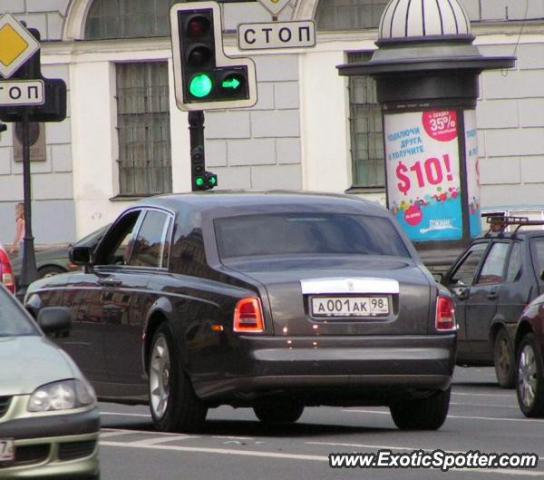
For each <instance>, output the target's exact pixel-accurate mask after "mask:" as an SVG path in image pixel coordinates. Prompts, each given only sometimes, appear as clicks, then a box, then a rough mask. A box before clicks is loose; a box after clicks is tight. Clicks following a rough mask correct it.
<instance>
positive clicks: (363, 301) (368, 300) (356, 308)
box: [311, 297, 389, 317]
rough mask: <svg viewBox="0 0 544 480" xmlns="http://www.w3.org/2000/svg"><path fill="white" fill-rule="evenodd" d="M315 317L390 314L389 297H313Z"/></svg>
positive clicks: (313, 313)
mask: <svg viewBox="0 0 544 480" xmlns="http://www.w3.org/2000/svg"><path fill="white" fill-rule="evenodd" d="M311 313H312V315H313V316H314V317H375V316H378V315H388V314H389V301H388V298H387V297H313V298H312V312H311Z"/></svg>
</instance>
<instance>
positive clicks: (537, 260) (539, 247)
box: [532, 238, 544, 278]
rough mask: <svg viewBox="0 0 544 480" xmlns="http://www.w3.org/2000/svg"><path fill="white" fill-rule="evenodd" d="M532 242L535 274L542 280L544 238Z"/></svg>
mask: <svg viewBox="0 0 544 480" xmlns="http://www.w3.org/2000/svg"><path fill="white" fill-rule="evenodd" d="M532 242H533V248H532V250H533V257H534V264H535V273H536V275H537V277H538V278H540V275H541V274H542V271H544V238H535V239H533V241H532Z"/></svg>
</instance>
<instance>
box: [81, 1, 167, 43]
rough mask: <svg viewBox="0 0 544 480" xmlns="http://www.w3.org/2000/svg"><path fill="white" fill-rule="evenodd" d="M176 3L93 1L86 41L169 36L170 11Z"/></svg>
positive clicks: (87, 24)
mask: <svg viewBox="0 0 544 480" xmlns="http://www.w3.org/2000/svg"><path fill="white" fill-rule="evenodd" d="M173 3H176V0H94V2H93V4H92V5H91V8H90V9H89V13H88V15H87V22H86V24H85V39H86V40H102V39H116V38H136V37H166V36H169V35H170V24H169V18H168V11H169V9H170V6H171V5H172V4H173Z"/></svg>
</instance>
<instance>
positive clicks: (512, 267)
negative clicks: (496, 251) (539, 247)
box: [506, 243, 522, 282]
mask: <svg viewBox="0 0 544 480" xmlns="http://www.w3.org/2000/svg"><path fill="white" fill-rule="evenodd" d="M521 267H522V261H521V245H520V244H519V243H514V245H513V246H512V251H511V252H510V260H509V261H508V270H507V272H506V281H507V282H515V281H516V280H518V279H519V277H520V274H521Z"/></svg>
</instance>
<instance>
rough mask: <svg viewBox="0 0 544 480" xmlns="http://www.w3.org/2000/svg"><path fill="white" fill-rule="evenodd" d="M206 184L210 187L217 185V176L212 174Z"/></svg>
mask: <svg viewBox="0 0 544 480" xmlns="http://www.w3.org/2000/svg"><path fill="white" fill-rule="evenodd" d="M208 185H210V187H215V186H216V185H217V177H216V176H215V175H212V176H211V177H210V178H209V179H208Z"/></svg>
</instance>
